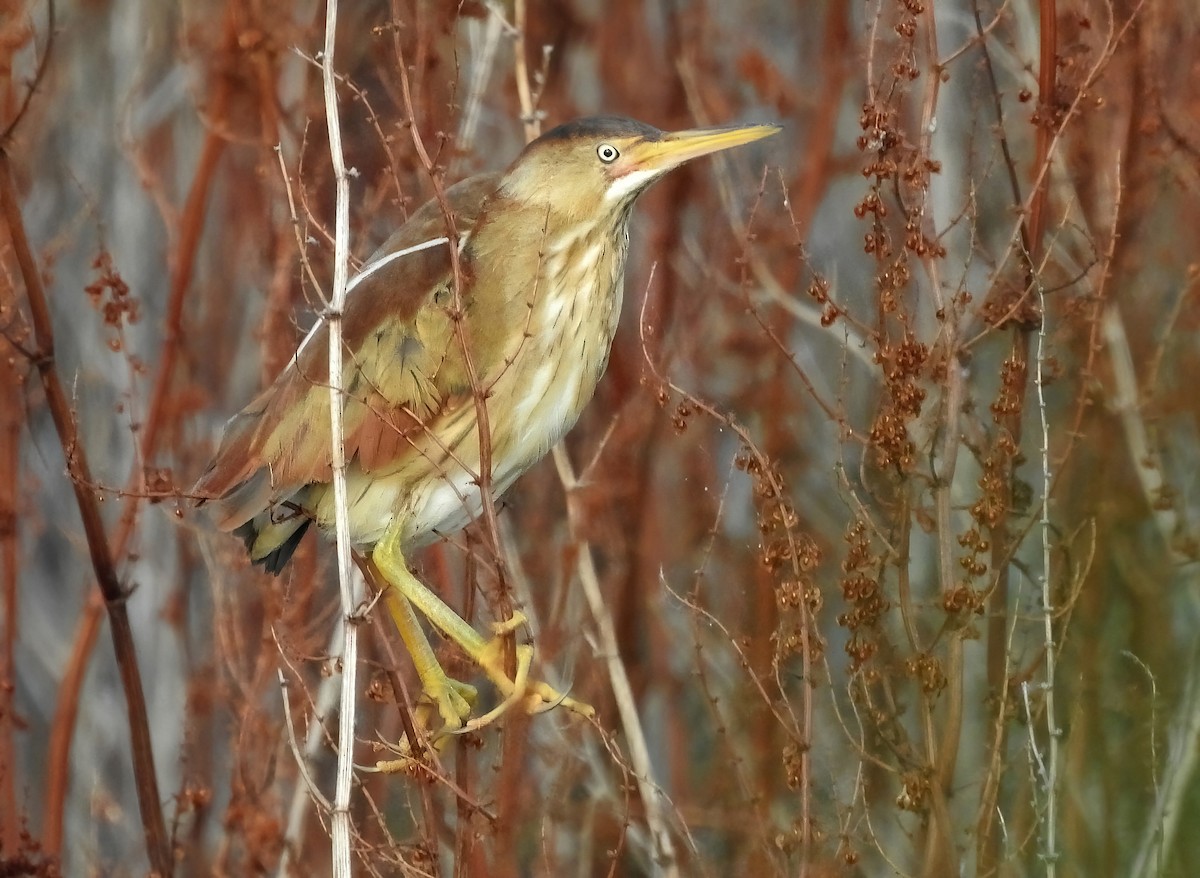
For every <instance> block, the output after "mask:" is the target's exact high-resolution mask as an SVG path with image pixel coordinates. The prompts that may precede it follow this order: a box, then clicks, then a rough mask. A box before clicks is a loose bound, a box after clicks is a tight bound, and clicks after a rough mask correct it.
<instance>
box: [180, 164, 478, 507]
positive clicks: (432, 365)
mask: <svg viewBox="0 0 1200 878" xmlns="http://www.w3.org/2000/svg"><path fill="white" fill-rule="evenodd" d="M498 180H499V177H498V176H497V175H490V174H489V175H482V176H478V177H472V178H470V179H468V180H465V181H463V182H462V183H459V184H457V185H455V186H452V187H450V188H449V189H448V190H447V192H446V197H447V201H448V203H449V206H450V208H451V210H452V211H453V213H454V215H455V224H456V227H457V229H458V231H459V234H460V235H461V234H463V233H465V232H467V231H469V230H470V229H471V228H472V227H473V226H474V225H475V222H476V220H477V219H478V217H479V214H480V212H481V207H482V205H483V203H484V201H485V200H486V198H487V196H488V195H490V194H491V193H492V192H493V191H494V190H495V188H496V184H497V182H498ZM445 234H446V231H445V223H444V221H443V216H442V211H441V207H440V205H439V204H438V203H437V202H436V201H432V202H430V203H428V204H426V205H425V206H424V207H422V208H421V209H420V210H419V211H417V212H416V213H414V214H413V215H412V217H411V218H410V219H409V221H408V222H406V223H405V224H404V225H403V226H402V227H401V228H400V229H399V230H397V232H396V233H395V234H393V235H392V237H391V238H390V239H389V240H388V241H387V243H385V244H384V245H383V247H381V248H380V249H379V250H378V251H377V252H376V253H375V254H374V255H373V256H372V257H371V259H370V260H368V262H367V264H366V265H365V266H364V267H363V270H362V272H361V273H360V274H359V275H358V276H357V277H356V278H354V279H353V280H352V281H351V288H350V291H349V293H348V295H347V298H346V306H345V309H344V311H343V317H342V333H343V343H344V351H343V362H344V367H343V372H342V387H343V388H344V390H345V392H346V402H345V409H344V436H345V448H346V459H347V460H348V461H350V460H357V462H358V465H359V466H360V467H361V468H362V469H363V470H365V471H367V472H372V471H375V470H377V469H379V468H380V467H382V466H386V465H393V464H394V463H395V461H396V459H397V458H398V457H400V456H401V455H402V454H403V452H404V450H405V449H406V448H408V447H410V446H411V437H412V435H413V432H414V431H417V430H425V429H430V428H431V427H432V426H433V424H434V423H435V422H436V421H437V420H438V418H439V417H440V416H441V415H442V413H443V412H445V411H446V410H447V409H448V408H450V407H454V406H455V405H458V404H460V403H461V402H462V399H461V398H465V397H467V396H469V387H468V386H466V380H465V375H464V370H463V367H462V356H461V353H460V352H459V350H458V346H457V344H456V343H454V342H453V323H452V322H451V320H450V317H449V314H448V312H447V310H446V309H444V308H438V307H425V306H426V305H427V304H429V303H431V301H433V300H435V299H440V298H444V300H445V303H446V304H447V305H449V304H450V295H451V293H450V291H451V289H452V287H453V280H452V277H451V260H450V250H449V247H448V245H447V243H446V242H442V243H439V244H436V245H432V246H424V247H423V248H422V245H429V242H431V241H434V240H436V239H438V238H441V237H444V236H445ZM405 251H411V252H405ZM401 253H403V254H404V255H399V254H401ZM328 339H329V328H328V325H327V323H326V322H325V321H324V320H322V321H321V322H320V323H319V324H318V325H317V326H316V327H315V328H314V329H313V331H312V332H310V333H309V335H308V337H307V338H306V339H305V340H304V343H303V344H302V345H301V346H300V349H299V350H298V351H297V353H296V355H295V356H294V357H293V358H292V361H291V362H290V363H289V365H288V367H287V368H286V369H285V370H284V371H283V372H282V373H281V374H280V375H279V377H278V378H277V379H276V380H275V382H274V383H273V384H272V385H271V386H270V387H268V388H267V389H266V390H264V391H263V392H262V393H261V394H259V396H258V397H257V398H255V399H254V401H253V402H251V403H250V404H249V405H247V406H246V407H245V408H244V409H243V410H242V411H241V412H240V413H238V414H237V415H235V416H234V417H233V418H231V419H230V421H229V423H228V424H227V425H226V427H225V433H224V436H223V437H222V439H221V445H220V447H219V448H218V450H217V453H216V456H215V457H214V458H213V461H212V463H211V465H210V466H209V468H208V470H207V471H206V472H205V474H204V475H203V476H202V477H201V478H200V481H199V482H198V483H197V484H196V486H195V488H193V494H194V496H197V497H202V498H207V499H212V500H214V501H215V503H214V506H215V509H214V510H213V511H214V513H215V515H214V518H215V520H216V523H217V526H218V527H221V528H222V529H232V528H235V527H237V526H239V525H241V524H242V523H244V522H246V521H248V520H249V519H250V518H252V517H254V516H255V515H257V514H258V513H260V512H262V511H263V510H264V509H266V508H267V507H269V506H270V505H271V504H273V503H275V502H277V501H279V500H281V499H284V498H287V497H289V496H291V495H292V494H293V493H295V492H296V491H297V490H299V489H301V488H303V487H304V486H305V485H309V484H313V483H320V482H328V481H329V480H330V479H331V478H332V466H331V465H332V450H331V449H332V446H331V443H330V433H329V389H328V387H329V382H328V376H329V354H328Z"/></svg>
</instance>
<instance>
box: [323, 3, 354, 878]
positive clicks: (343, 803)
mask: <svg viewBox="0 0 1200 878" xmlns="http://www.w3.org/2000/svg"><path fill="white" fill-rule="evenodd" d="M337 13H338V7H337V0H326V7H325V46H324V49H323V50H322V52H321V79H322V82H323V84H324V87H325V124H326V127H327V128H328V131H329V157H330V161H331V162H332V164H333V176H334V181H335V184H336V189H335V191H336V207H335V215H334V227H333V228H334V242H333V248H334V249H333V290H332V292H331V294H330V298H329V308H328V311H327V313H326V317H325V319H326V320H327V321H328V324H329V430H330V436H331V439H332V447H333V498H334V525H335V533H336V537H337V562H338V563H337V569H338V588H339V591H340V593H341V598H342V628H343V640H342V657H341V659H342V660H341V663H342V692H341V699H340V711H339V714H338V748H337V779H336V782H335V785H334V794H333V814H332V817H331V823H332V843H333V844H332V846H333V851H332V855H333V874H334V876H336V878H350V873H351V870H350V787H351V782H352V780H353V770H354V762H353V757H354V713H355V693H356V690H357V688H358V686H357V682H356V680H355V676H356V671H357V668H358V625H357V618H356V615H355V606H356V601H355V596H354V591H353V585H352V578H351V576H350V528H349V524H348V522H347V509H346V448H345V444H344V441H343V440H344V437H343V435H342V432H343V431H342V308H343V306H344V305H345V302H346V284H347V274H348V264H349V249H350V248H349V240H350V183H349V178H348V176H347V174H346V163H345V160H344V158H343V157H342V131H341V125H340V122H339V119H338V104H337V84H336V82H335V78H334V72H333V46H334V35H335V34H336V32H337Z"/></svg>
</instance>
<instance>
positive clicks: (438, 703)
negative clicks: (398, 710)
mask: <svg viewBox="0 0 1200 878" xmlns="http://www.w3.org/2000/svg"><path fill="white" fill-rule="evenodd" d="M439 670H440V669H439ZM478 697H479V693H478V691H477V690H476V689H475V687H474V686H472V685H471V684H469V683H463V682H462V681H461V680H455V679H454V678H453V677H451V676H449V675H448V674H446V673H445V672H442V673H441V674H439V675H430V678H429V679H427V680H425V681H424V683H423V684H422V692H421V697H420V698H419V699H418V701H417V705H416V707H415V709H414V710H413V723H414V725H415V726H416V729H417V735H418V737H423V738H424V739H425V740H427V741H428V743H429V745H430V746H432V747H433V748H434V749H435V750H437V751H438V752H439V753H440V752H441V751H442V749H443V748H444V747H445V746H446V742H447V741H449V740H450V736H451V735H454V734H458V733H460V732H462V731H463V729H464V727H465V726H466V725H467V723H468V720H469V719H470V716H471V710H472V709H473V708H474V706H475V702H476V701H477V700H478ZM384 746H385V747H386V749H388V750H390V751H391V752H393V753H394V754H395V756H396V758H394V759H386V760H380V761H379V762H376V763H375V770H376V771H379V772H381V773H384V774H394V773H397V772H403V771H408V770H410V769H412V768H414V767H415V766H416V765H418V764H419V763H420V762H421V758H420V757H421V751H422V747H421V746H420V745H419V744H418V743H417V742H415V741H411V740H409V737H408V735H405V736H404V737H403V738H401V739H400V741H399V743H397V744H386V745H384Z"/></svg>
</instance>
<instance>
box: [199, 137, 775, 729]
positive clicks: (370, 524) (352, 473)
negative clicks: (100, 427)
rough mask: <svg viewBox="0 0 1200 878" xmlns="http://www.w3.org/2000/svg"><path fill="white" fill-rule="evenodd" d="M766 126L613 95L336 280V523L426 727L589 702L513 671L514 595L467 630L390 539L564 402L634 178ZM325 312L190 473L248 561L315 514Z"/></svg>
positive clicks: (433, 205) (324, 403)
mask: <svg viewBox="0 0 1200 878" xmlns="http://www.w3.org/2000/svg"><path fill="white" fill-rule="evenodd" d="M779 130H780V129H779V126H776V125H760V124H756V125H743V126H729V127H718V128H694V129H688V130H682V131H674V132H666V131H661V130H659V129H657V128H654V127H652V126H650V125H647V124H644V123H642V122H637V121H634V120H632V119H628V118H623V117H619V116H593V117H587V118H581V119H577V120H575V121H571V122H567V123H565V124H562V125H559V126H558V127H556V128H553V129H552V130H550V131H547V132H546V133H545V134H543V135H542V136H540V137H538V138H536V139H535V140H533V141H531V142H530V143H529V144H528V145H527V146H526V147H525V148H524V149H523V150H522V151H521V152H520V154H519V155H518V156H517V158H516V159H515V160H514V161H513V162H512V164H511V165H509V166H508V168H507V169H506V170H505V171H503V172H500V173H485V174H481V175H478V176H473V177H470V178H468V179H466V180H464V181H462V182H459V183H457V184H455V185H453V186H450V187H448V188H446V189H445V191H444V195H443V196H442V197H439V198H435V199H432V200H430V201H429V202H428V203H426V204H424V205H423V206H422V207H421V208H420V209H418V210H417V211H416V212H414V213H413V214H412V215H411V216H410V217H409V219H408V220H407V221H406V222H405V223H404V224H403V225H401V226H400V227H399V229H397V230H396V231H395V232H394V233H393V234H392V235H391V237H390V238H389V239H388V240H387V241H386V242H385V243H384V244H383V246H382V247H380V248H379V249H378V250H377V251H376V252H375V253H374V254H373V255H372V256H371V257H370V258H369V259H368V260H367V261H366V262H365V263H364V264H363V267H362V268H361V270H360V271H359V272H358V274H357V275H355V276H354V277H353V278H352V279H351V281H350V283H349V284H348V287H347V296H346V301H345V307H344V309H343V312H342V317H341V320H342V336H343V342H342V343H343V346H344V355H343V361H344V368H343V374H342V376H341V379H342V381H341V386H342V389H343V393H344V444H345V460H346V461H347V463H346V470H345V474H346V486H347V497H348V500H347V512H348V516H347V517H348V525H349V533H350V539H351V541H352V545H353V546H354V549H355V551H356V552H357V553H358V554H359V556H360V557H361V558H362V559H364V563H366V564H367V566H368V569H369V570H371V571H372V572H373V573H375V574H378V575H375V576H372V579H374V580H375V581H376V584H377V586H378V587H379V588H380V590H381V591H382V592H383V595H382V597H383V598H384V600H385V603H386V606H387V608H388V610H389V612H390V614H391V616H392V618H393V621H394V622H395V625H396V627H397V629H398V631H399V634H400V637H401V639H402V641H403V643H404V645H405V647H406V648H407V650H408V652H409V653H410V655H411V656H412V659H413V663H414V666H415V669H416V673H417V677H418V679H419V682H420V686H421V691H422V693H423V698H424V699H426V700H425V702H424V703H425V704H426V706H427V707H428V708H429V711H428V714H429V716H430V717H433V719H431V720H430V721H431V722H440V725H437V726H435V727H434V728H433V730H432V731H433V734H434V735H435V736H438V737H441V736H444V735H447V734H450V733H455V732H461V731H463V730H464V729H471V728H478V727H481V726H482V725H484V724H486V723H487V722H490V721H492V720H494V719H495V718H496V717H498V716H499V715H501V714H502V713H503V711H504V710H507V709H508V708H509V707H511V706H512V705H513V704H516V703H522V704H524V706H525V707H526V709H527V710H528V711H529V712H531V713H533V712H540V711H541V710H545V709H549V708H551V707H555V706H560V705H561V706H565V707H566V708H568V709H570V710H573V711H575V712H577V713H580V714H583V715H585V716H591V715H592V713H593V711H592V709H591V708H590V707H589V706H588V705H586V704H584V703H582V702H579V701H576V700H574V699H571V698H569V697H567V696H566V695H564V694H562V693H559V692H557V691H555V690H554V689H553V688H552V687H550V686H549V685H547V684H545V683H542V682H538V681H531V680H529V676H528V672H529V667H530V663H531V662H532V657H533V652H532V647H531V646H529V645H524V646H521V647H517V648H516V665H515V667H516V672H515V673H514V674H513V675H512V676H510V675H509V673H508V672H507V670H506V663H505V658H504V655H505V654H504V650H503V649H502V646H503V642H504V640H503V638H504V637H506V636H508V635H510V634H511V632H512V631H513V630H514V629H515V628H516V627H517V626H519V625H520V624H521V623H522V622H523V621H524V618H523V617H522V616H521V615H520V614H519V613H518V614H514V615H513V617H512V618H511V619H510V620H508V621H506V622H504V623H500V624H498V625H496V626H494V628H495V630H494V631H493V636H492V637H491V638H488V637H485V636H484V635H483V634H481V633H479V632H478V631H477V630H475V628H474V627H473V626H472V625H471V624H469V623H468V622H467V621H465V620H464V619H462V618H461V617H460V616H459V615H458V614H457V613H456V612H455V611H454V610H453V609H452V608H451V607H450V606H449V605H447V604H446V603H445V602H444V601H443V600H442V599H441V598H440V597H439V596H438V595H437V594H436V593H435V592H433V591H432V590H431V589H430V588H429V587H427V586H426V585H425V584H424V583H422V582H421V581H420V579H419V578H418V577H417V576H416V575H415V574H413V573H412V571H411V570H410V569H409V562H408V559H409V557H410V556H411V553H413V552H414V551H416V550H417V549H420V548H421V547H423V546H426V545H429V544H431V543H433V542H435V541H437V540H440V539H443V538H444V537H446V536H448V535H450V534H453V533H454V532H456V531H458V530H459V529H461V528H463V527H465V526H466V525H467V524H468V523H470V522H471V521H472V520H473V519H475V518H476V517H477V516H478V515H479V514H480V512H481V510H482V508H483V494H482V490H483V488H482V487H481V486H486V487H487V489H488V490H489V491H490V492H491V495H492V496H493V497H499V496H500V495H501V494H503V493H504V492H505V491H506V490H507V489H508V488H509V487H510V486H511V485H512V484H513V482H514V481H515V480H516V479H517V478H518V477H519V476H520V475H521V474H522V473H524V472H525V471H527V470H528V469H529V468H530V467H532V466H533V465H534V464H535V463H536V462H537V461H538V460H539V459H541V458H542V457H543V456H544V455H545V454H546V453H547V452H548V451H549V450H550V449H551V448H552V447H553V446H554V445H555V443H557V442H558V441H559V440H560V439H562V437H563V436H564V435H565V434H566V433H567V431H568V430H570V429H571V428H572V427H573V426H574V425H575V423H576V421H577V420H578V419H579V417H580V414H581V412H582V411H583V409H584V407H585V406H586V405H587V403H588V402H589V401H590V400H591V398H592V395H593V393H594V391H595V389H596V386H597V383H598V382H599V381H600V378H601V376H602V375H603V373H604V370H605V367H606V366H607V363H608V358H609V352H610V350H611V346H612V342H613V338H614V335H615V333H616V330H617V323H618V318H619V315H620V309H621V300H622V293H623V287H624V275H625V265H626V256H627V253H628V246H629V231H628V228H629V219H630V213H631V210H632V208H633V205H634V202H635V201H636V200H637V198H638V196H639V195H641V194H642V193H643V192H644V191H645V190H646V189H647V188H648V187H649V186H650V185H651V184H653V183H654V182H655V181H656V180H659V179H660V178H662V177H663V176H664V175H665V174H667V173H668V172H669V171H671V170H673V169H674V168H677V167H679V166H680V165H683V164H684V163H686V162H688V161H691V160H693V159H696V158H699V157H701V156H704V155H708V154H711V153H714V152H717V151H720V150H725V149H729V148H731V147H735V146H739V145H742V144H747V143H750V142H752V141H756V140H759V139H761V138H764V137H767V136H770V135H773V134H775V133H776V132H778V131H779ZM451 218H452V219H453V223H451V222H450V219H451ZM328 333H329V324H328V321H327V320H325V319H321V320H319V321H318V323H317V324H316V325H315V326H314V327H313V329H312V331H311V332H309V333H308V335H307V336H306V337H305V339H304V340H303V342H302V343H301V344H300V345H299V347H298V349H297V351H296V353H295V355H294V356H293V357H292V358H291V360H290V361H289V363H288V365H287V366H286V367H285V368H284V369H283V371H282V372H281V373H280V375H279V376H278V377H277V378H276V379H275V381H274V382H273V383H272V384H271V385H270V386H269V387H267V388H266V389H265V390H264V391H262V392H261V393H260V394H259V395H258V396H257V397H256V398H255V399H253V400H252V401H251V402H250V403H249V404H248V405H247V406H246V407H245V408H244V409H242V411H241V412H239V413H238V414H236V415H234V416H233V417H232V418H231V419H230V420H229V421H228V423H227V424H226V426H225V430H224V433H223V436H222V438H221V440H220V442H219V445H218V447H217V450H216V453H215V455H214V456H213V458H212V461H211V463H210V464H209V466H208V468H207V470H206V471H205V472H204V474H203V475H202V476H201V477H200V479H199V481H198V482H197V483H196V485H195V487H194V488H193V489H192V495H193V496H194V497H197V498H199V501H198V502H200V503H201V504H207V506H208V508H209V511H210V514H211V518H212V520H213V522H214V523H215V525H216V526H217V528H218V529H219V530H223V531H231V532H233V533H234V534H236V535H238V536H240V537H242V539H243V540H244V542H245V545H246V549H247V551H248V553H249V556H250V559H251V561H253V562H254V563H256V564H260V565H262V566H263V567H264V568H265V569H266V570H267V571H268V572H270V573H274V574H278V573H279V572H280V571H281V570H283V568H284V566H285V565H286V564H287V563H288V561H289V559H290V558H291V556H292V554H293V553H294V552H295V550H296V547H297V545H298V544H299V542H300V539H301V537H302V536H303V535H304V532H305V531H306V529H308V527H309V526H310V525H313V524H315V525H316V526H317V528H318V529H319V530H321V531H323V532H325V533H326V534H332V533H333V532H334V528H335V504H334V492H333V487H332V442H331V438H330V426H329V424H330V402H329V391H328V387H329V383H330V382H329V371H328V367H329V363H328V348H327V345H328ZM480 405H482V406H484V407H485V411H486V417H485V418H481V417H480V409H479V406H480ZM481 420H483V421H486V423H487V425H488V435H487V436H486V437H483V436H482V435H481V434H482V432H483V431H482V429H481ZM487 449H490V456H489V455H488V454H486V453H485V451H486V450H487ZM489 457H490V472H489V473H486V474H483V473H482V465H483V462H484V461H485V460H488V459H489ZM418 612H419V613H420V614H421V615H423V616H424V617H425V618H426V620H427V621H428V622H429V623H430V624H431V625H432V626H433V627H434V628H436V629H438V630H439V631H440V632H441V634H442V635H443V636H445V637H446V638H448V639H449V640H451V641H453V642H454V643H455V644H457V646H458V647H459V648H460V649H462V650H463V652H465V653H466V655H467V656H468V657H469V658H470V659H471V660H472V661H473V662H474V664H475V665H476V666H478V668H479V669H480V670H481V671H482V672H483V673H484V674H485V675H486V677H487V678H488V679H489V680H490V681H491V682H492V683H493V684H494V685H495V686H496V687H497V689H498V691H499V692H500V693H501V695H503V696H504V698H503V700H502V701H501V703H500V705H499V706H498V707H497V708H495V709H493V710H492V711H489V712H488V713H486V714H483V715H481V716H476V717H472V711H473V710H474V706H475V704H476V698H477V691H476V689H475V687H473V686H471V685H470V684H467V683H464V682H461V681H458V680H455V679H453V678H451V677H450V676H449V675H448V674H447V673H446V672H445V671H444V669H443V668H442V667H441V664H440V663H439V661H438V659H437V657H436V656H435V654H434V652H433V649H432V647H431V645H430V643H429V640H428V637H427V636H426V634H425V632H424V630H423V628H422V626H421V623H420V620H419V619H418V617H417V613H418Z"/></svg>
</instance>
